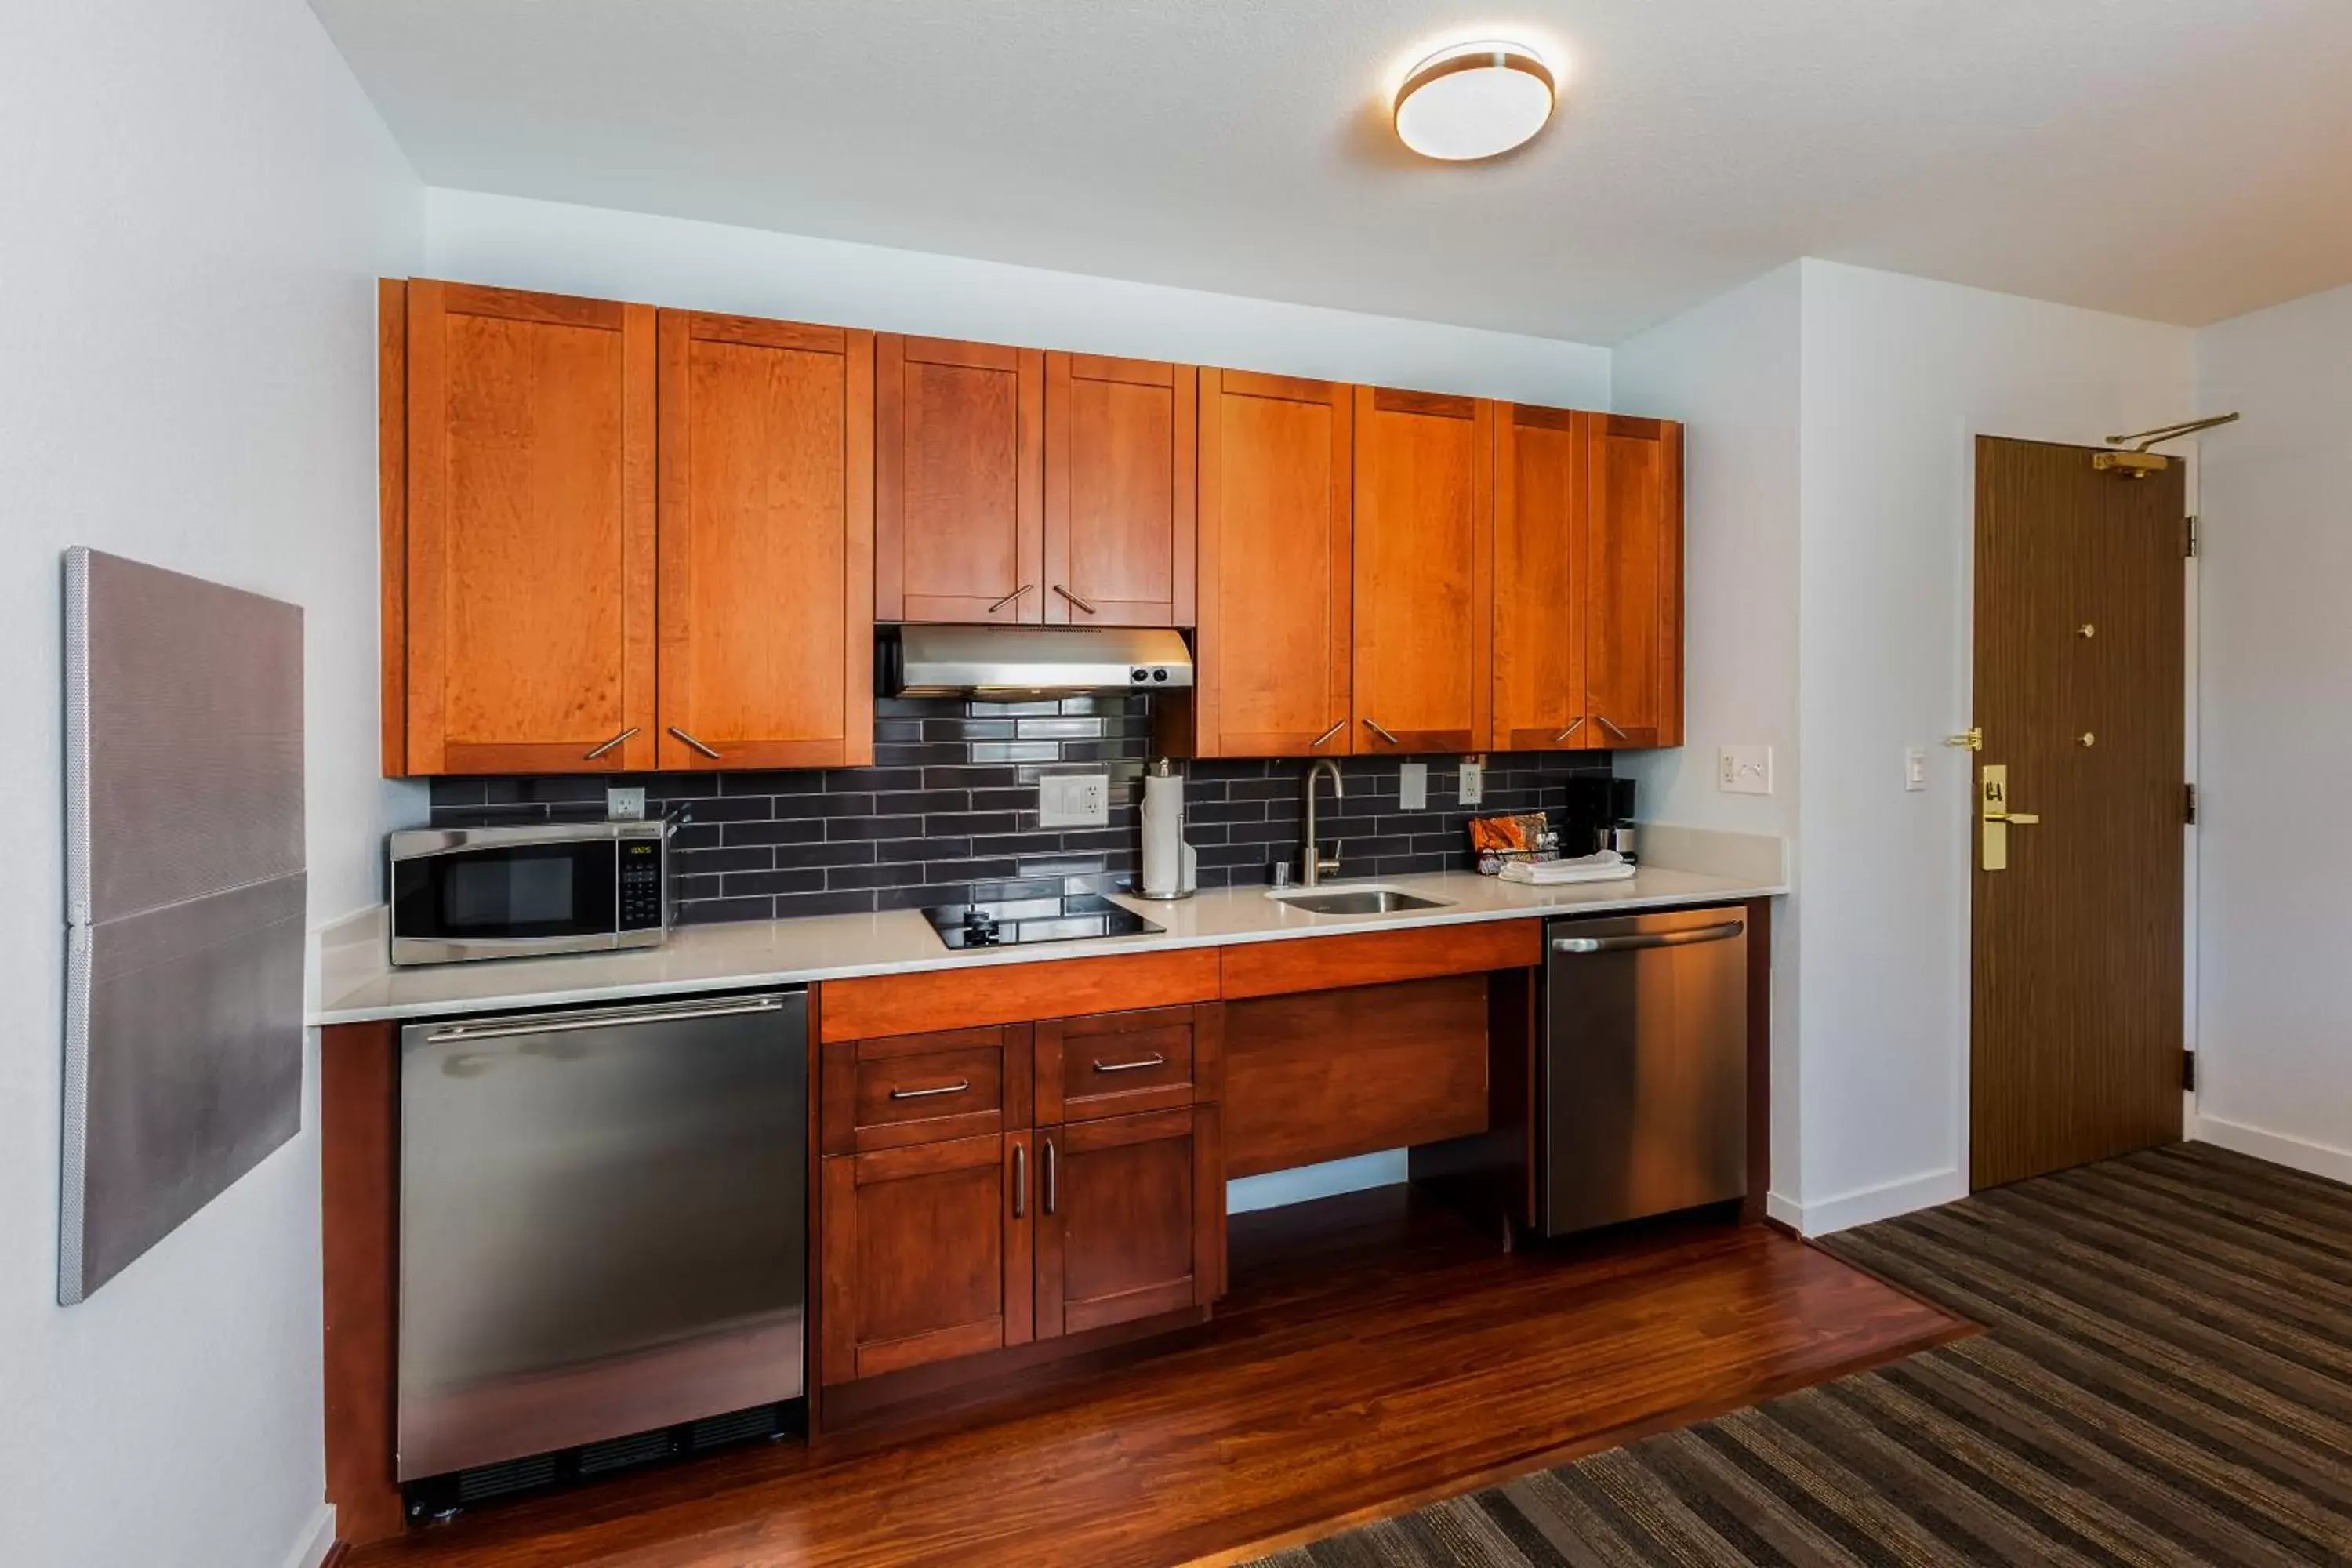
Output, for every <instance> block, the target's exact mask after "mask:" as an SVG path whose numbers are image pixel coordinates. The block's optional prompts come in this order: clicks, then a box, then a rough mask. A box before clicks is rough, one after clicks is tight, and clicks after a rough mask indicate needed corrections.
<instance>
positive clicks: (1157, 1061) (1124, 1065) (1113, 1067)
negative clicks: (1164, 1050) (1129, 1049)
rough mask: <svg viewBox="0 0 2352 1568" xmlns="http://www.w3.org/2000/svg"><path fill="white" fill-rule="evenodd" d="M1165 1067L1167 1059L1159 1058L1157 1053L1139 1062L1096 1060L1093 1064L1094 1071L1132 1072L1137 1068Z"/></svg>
mask: <svg viewBox="0 0 2352 1568" xmlns="http://www.w3.org/2000/svg"><path fill="white" fill-rule="evenodd" d="M1167 1065H1168V1058H1166V1057H1164V1056H1161V1055H1160V1053H1159V1052H1158V1051H1154V1052H1152V1053H1151V1054H1150V1056H1148V1057H1146V1058H1143V1059H1142V1060H1141V1061H1139V1062H1107V1061H1101V1060H1097V1062H1096V1063H1095V1071H1097V1072H1134V1071H1135V1070H1136V1069H1138V1068H1164V1067H1166V1066H1167Z"/></svg>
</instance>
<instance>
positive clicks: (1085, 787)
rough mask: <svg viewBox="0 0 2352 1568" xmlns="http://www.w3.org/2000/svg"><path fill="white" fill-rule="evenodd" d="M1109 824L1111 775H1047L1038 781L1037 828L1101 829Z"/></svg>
mask: <svg viewBox="0 0 2352 1568" xmlns="http://www.w3.org/2000/svg"><path fill="white" fill-rule="evenodd" d="M1109 821H1110V775H1109V774H1108V773H1047V774H1045V776H1044V777H1043V778H1041V779H1039V780H1038V781H1037V826H1040V827H1100V826H1104V825H1105V824H1107V823H1108V822H1109Z"/></svg>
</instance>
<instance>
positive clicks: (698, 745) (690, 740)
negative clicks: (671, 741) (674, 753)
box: [669, 724, 719, 763]
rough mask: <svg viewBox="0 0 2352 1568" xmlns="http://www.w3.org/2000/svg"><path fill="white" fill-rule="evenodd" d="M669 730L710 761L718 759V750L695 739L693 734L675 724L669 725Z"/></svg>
mask: <svg viewBox="0 0 2352 1568" xmlns="http://www.w3.org/2000/svg"><path fill="white" fill-rule="evenodd" d="M669 732H670V733H671V734H673V735H676V736H677V738H678V739H679V740H681V741H684V742H686V743H687V744H688V745H689V746H692V747H693V748H694V749H695V750H696V751H698V752H701V753H702V754H703V755H704V756H706V757H709V759H710V760H711V761H712V762H714V763H715V762H717V761H719V752H718V750H717V749H716V748H715V747H711V746H706V745H704V744H703V743H702V742H699V741H698V740H696V739H695V738H694V737H693V736H691V735H689V734H688V733H687V732H686V731H683V730H681V729H679V728H678V727H677V725H675V724H672V725H671V726H670V727H669Z"/></svg>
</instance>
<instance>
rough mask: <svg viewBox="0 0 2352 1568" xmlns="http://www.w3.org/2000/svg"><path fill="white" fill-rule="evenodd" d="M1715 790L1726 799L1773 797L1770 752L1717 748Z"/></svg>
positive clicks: (1754, 748)
mask: <svg viewBox="0 0 2352 1568" xmlns="http://www.w3.org/2000/svg"><path fill="white" fill-rule="evenodd" d="M1715 787H1716V788H1717V789H1719V790H1721V791H1723V792H1724V793H1725V794H1727V795H1770V794H1771V793H1772V748H1771V747H1769V746H1719V747H1717V749H1716V753H1715Z"/></svg>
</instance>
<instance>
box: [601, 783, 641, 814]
mask: <svg viewBox="0 0 2352 1568" xmlns="http://www.w3.org/2000/svg"><path fill="white" fill-rule="evenodd" d="M604 817H605V820H606V821H608V822H643V821H644V820H645V819H646V792H645V791H644V790H643V789H608V790H606V791H605V792H604Z"/></svg>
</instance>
